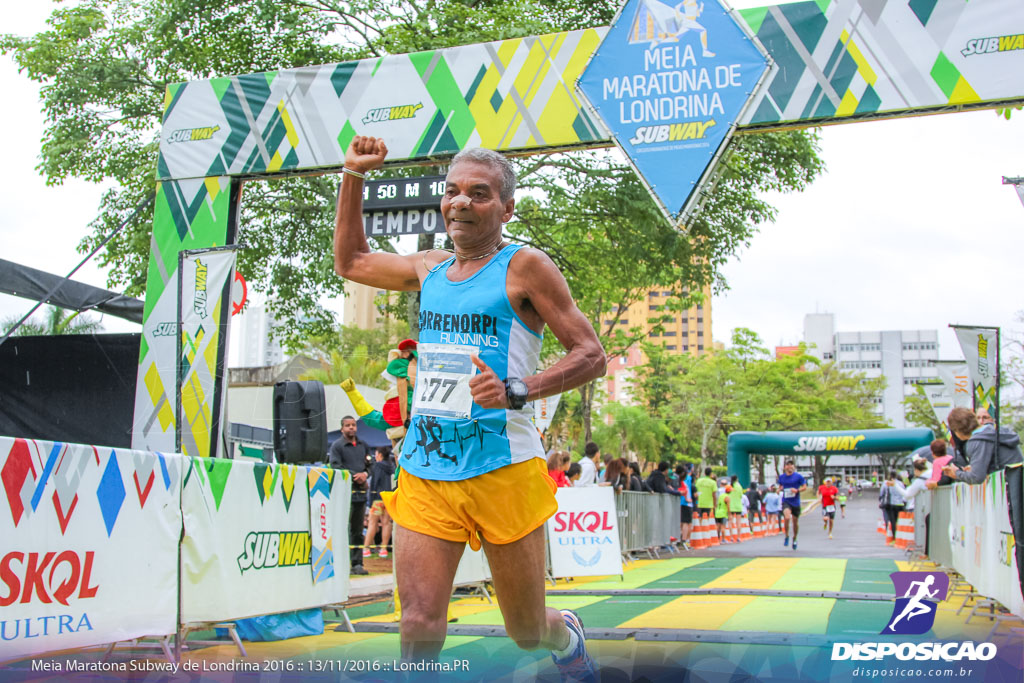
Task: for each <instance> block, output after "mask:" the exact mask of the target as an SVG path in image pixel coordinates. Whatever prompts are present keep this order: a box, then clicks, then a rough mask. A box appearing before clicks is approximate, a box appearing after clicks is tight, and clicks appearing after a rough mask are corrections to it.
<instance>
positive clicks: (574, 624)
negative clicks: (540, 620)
mask: <svg viewBox="0 0 1024 683" xmlns="http://www.w3.org/2000/svg"><path fill="white" fill-rule="evenodd" d="M561 612H562V618H563V619H565V625H566V626H567V627H568V628H569V630H570V631H572V632H573V633H575V634H576V636H577V637H578V638H579V644H578V645H577V646H576V649H575V650H574V651H573V653H572V654H570V655H569V656H568V657H566V658H565V659H562V660H560V659H558V658H557V657H555V654H554V653H553V652H552V653H551V659H552V660H554V662H555V666H557V667H558V673H559V674H561V676H562V681H563V683H567V682H568V681H573V682H574V683H597V663H596V662H594V659H593V658H592V657H591V656H590V655H589V654H587V641H586V635H584V633H583V622H582V621H580V618H579V617H578V616H576V613H575V612H573V611H572V610H571V609H563V610H561Z"/></svg>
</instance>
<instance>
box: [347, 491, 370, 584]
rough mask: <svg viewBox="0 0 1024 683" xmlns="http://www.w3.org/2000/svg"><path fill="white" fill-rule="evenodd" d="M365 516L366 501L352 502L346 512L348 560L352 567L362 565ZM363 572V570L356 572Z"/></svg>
mask: <svg viewBox="0 0 1024 683" xmlns="http://www.w3.org/2000/svg"><path fill="white" fill-rule="evenodd" d="M365 516H366V503H364V502H360V503H352V506H351V507H350V508H349V512H348V544H349V545H350V546H351V548H349V561H350V562H351V563H352V567H353V568H355V567H362V566H363V540H364V536H363V522H364V521H365V519H364V518H365ZM356 573H357V574H358V573H365V572H358V571H357V572H356Z"/></svg>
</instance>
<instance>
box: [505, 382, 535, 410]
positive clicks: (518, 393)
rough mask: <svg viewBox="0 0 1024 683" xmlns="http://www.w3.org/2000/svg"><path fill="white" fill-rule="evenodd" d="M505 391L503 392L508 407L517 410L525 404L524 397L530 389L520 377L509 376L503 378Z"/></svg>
mask: <svg viewBox="0 0 1024 683" xmlns="http://www.w3.org/2000/svg"><path fill="white" fill-rule="evenodd" d="M505 385H506V387H507V391H506V392H505V395H506V397H507V398H508V405H509V408H512V409H513V410H519V409H520V408H522V407H523V406H524V405H526V397H527V395H529V393H530V389H529V388H528V387H527V386H526V382H524V381H523V380H521V379H516V378H511V377H510V378H509V379H507V380H505Z"/></svg>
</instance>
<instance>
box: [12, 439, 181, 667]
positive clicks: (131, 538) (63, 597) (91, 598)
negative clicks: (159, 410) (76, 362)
mask: <svg viewBox="0 0 1024 683" xmlns="http://www.w3.org/2000/svg"><path fill="white" fill-rule="evenodd" d="M181 462H182V459H181V457H180V456H177V455H162V454H159V453H148V452H144V451H133V450H128V449H121V448H101V447H94V446H82V445H78V444H66V443H54V442H50V441H34V440H29V439H13V438H8V437H0V472H2V473H3V476H2V489H3V497H4V500H5V501H6V504H4V505H2V506H0V507H2V508H3V509H2V510H0V539H2V540H0V636H2V637H0V660H7V659H14V658H21V657H26V656H30V655H35V654H39V653H43V652H49V651H53V650H64V649H69V648H78V647H86V646H90V645H101V644H104V643H111V642H115V641H121V640H130V639H133V638H138V637H141V636H147V635H148V636H163V635H170V634H173V633H174V632H175V625H176V616H177V607H178V606H177V574H178V572H177V555H178V537H179V535H180V533H181V515H180V505H179V502H180V495H181V488H180V486H181ZM140 604H144V605H145V609H140V607H139V606H140Z"/></svg>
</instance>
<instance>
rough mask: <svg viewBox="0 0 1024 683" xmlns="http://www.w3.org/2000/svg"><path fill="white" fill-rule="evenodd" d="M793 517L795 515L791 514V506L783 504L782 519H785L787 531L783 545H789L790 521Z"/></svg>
mask: <svg viewBox="0 0 1024 683" xmlns="http://www.w3.org/2000/svg"><path fill="white" fill-rule="evenodd" d="M792 516H793V513H792V512H790V510H789V506H788V505H786V504H785V503H783V504H782V519H783V525H784V526H785V531H786V540H785V541H784V542H783V545H789V520H790V518H791V517H792Z"/></svg>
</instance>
